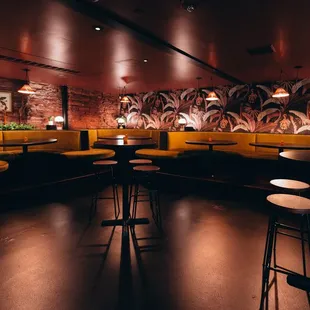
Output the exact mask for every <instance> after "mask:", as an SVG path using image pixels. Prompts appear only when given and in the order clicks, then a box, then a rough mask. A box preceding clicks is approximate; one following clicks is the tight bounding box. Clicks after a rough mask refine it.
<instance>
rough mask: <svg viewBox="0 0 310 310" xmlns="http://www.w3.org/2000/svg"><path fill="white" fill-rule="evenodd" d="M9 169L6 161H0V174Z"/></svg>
mask: <svg viewBox="0 0 310 310" xmlns="http://www.w3.org/2000/svg"><path fill="white" fill-rule="evenodd" d="M8 169H9V164H8V162H6V161H3V160H0V172H4V171H6V170H8Z"/></svg>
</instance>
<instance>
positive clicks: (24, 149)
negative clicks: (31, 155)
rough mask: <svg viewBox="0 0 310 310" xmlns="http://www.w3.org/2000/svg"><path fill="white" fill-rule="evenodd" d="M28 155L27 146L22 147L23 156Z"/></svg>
mask: <svg viewBox="0 0 310 310" xmlns="http://www.w3.org/2000/svg"><path fill="white" fill-rule="evenodd" d="M27 153H28V145H23V154H27Z"/></svg>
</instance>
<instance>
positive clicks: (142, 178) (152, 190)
mask: <svg viewBox="0 0 310 310" xmlns="http://www.w3.org/2000/svg"><path fill="white" fill-rule="evenodd" d="M133 170H134V171H135V172H137V174H136V177H135V184H134V194H133V208H132V218H133V219H135V218H136V216H137V208H138V203H139V202H146V201H147V202H149V203H150V208H151V211H152V217H153V219H154V222H155V225H156V226H157V228H158V230H159V231H160V232H161V233H162V232H163V227H162V219H161V210H160V201H159V191H158V189H157V187H156V186H155V182H154V176H155V174H156V172H157V171H159V170H160V167H158V166H154V165H141V166H135V167H133ZM141 183H142V185H143V186H145V187H146V190H141V189H140V184H141ZM139 197H140V198H141V197H142V198H141V199H139ZM143 197H144V198H143ZM146 197H148V199H147V198H146Z"/></svg>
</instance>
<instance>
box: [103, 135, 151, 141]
mask: <svg viewBox="0 0 310 310" xmlns="http://www.w3.org/2000/svg"><path fill="white" fill-rule="evenodd" d="M124 137H125V135H116V136H105V137H98V139H100V140H101V139H106V140H123V139H124ZM151 139H152V138H151V137H147V136H128V140H151Z"/></svg>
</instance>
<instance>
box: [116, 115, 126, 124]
mask: <svg viewBox="0 0 310 310" xmlns="http://www.w3.org/2000/svg"><path fill="white" fill-rule="evenodd" d="M117 123H118V124H119V125H122V124H125V123H126V122H125V120H124V119H123V118H122V117H120V118H118V119H117Z"/></svg>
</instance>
